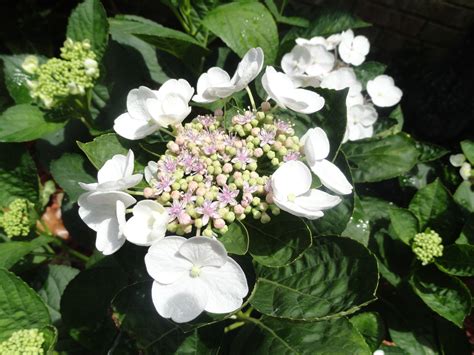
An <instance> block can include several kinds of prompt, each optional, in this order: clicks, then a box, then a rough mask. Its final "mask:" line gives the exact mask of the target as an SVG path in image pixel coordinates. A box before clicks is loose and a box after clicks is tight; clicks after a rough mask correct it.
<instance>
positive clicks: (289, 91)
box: [262, 67, 324, 114]
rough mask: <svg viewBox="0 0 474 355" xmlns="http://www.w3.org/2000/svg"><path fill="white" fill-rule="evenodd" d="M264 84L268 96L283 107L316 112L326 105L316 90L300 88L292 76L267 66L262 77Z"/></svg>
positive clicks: (302, 111) (303, 111) (297, 110)
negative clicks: (296, 85)
mask: <svg viewBox="0 0 474 355" xmlns="http://www.w3.org/2000/svg"><path fill="white" fill-rule="evenodd" d="M262 85H263V88H264V89H265V91H266V92H267V94H268V96H269V97H270V98H272V99H273V100H275V102H276V103H277V104H278V105H279V106H281V107H282V108H289V109H291V110H293V111H296V112H300V113H307V114H309V113H314V112H316V111H319V110H321V109H322V108H323V106H324V98H323V97H321V96H320V95H319V94H317V93H315V92H314V91H310V90H305V89H298V88H297V87H295V85H294V83H293V81H292V80H291V78H290V77H289V76H288V75H286V74H284V73H279V72H277V71H276V70H275V69H274V68H273V67H267V69H266V71H265V74H263V77H262Z"/></svg>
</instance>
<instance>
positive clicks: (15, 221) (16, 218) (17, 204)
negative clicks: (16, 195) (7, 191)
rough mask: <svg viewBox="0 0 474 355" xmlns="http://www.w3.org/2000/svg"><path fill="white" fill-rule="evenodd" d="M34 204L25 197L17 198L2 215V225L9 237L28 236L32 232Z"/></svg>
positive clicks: (0, 218) (0, 222) (0, 223)
mask: <svg viewBox="0 0 474 355" xmlns="http://www.w3.org/2000/svg"><path fill="white" fill-rule="evenodd" d="M32 207H33V206H32V204H31V202H29V201H28V200H25V199H22V198H20V199H16V200H14V201H13V202H12V203H10V205H9V206H8V209H7V210H6V211H5V212H4V213H3V215H2V216H1V217H0V226H1V227H2V228H3V230H4V231H5V233H6V234H7V236H8V237H9V238H12V237H26V236H27V235H28V233H30V226H31V224H32V223H31V222H32V221H31V220H30V210H31V209H32Z"/></svg>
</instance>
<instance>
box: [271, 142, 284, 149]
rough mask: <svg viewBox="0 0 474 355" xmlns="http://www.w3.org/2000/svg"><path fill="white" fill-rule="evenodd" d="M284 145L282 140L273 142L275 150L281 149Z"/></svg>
mask: <svg viewBox="0 0 474 355" xmlns="http://www.w3.org/2000/svg"><path fill="white" fill-rule="evenodd" d="M282 146H283V145H282V144H281V142H280V141H276V142H275V143H273V149H275V150H280V148H281V147H282Z"/></svg>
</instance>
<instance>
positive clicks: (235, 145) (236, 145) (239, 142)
mask: <svg viewBox="0 0 474 355" xmlns="http://www.w3.org/2000/svg"><path fill="white" fill-rule="evenodd" d="M234 147H236V148H242V147H243V143H242V141H235V142H234Z"/></svg>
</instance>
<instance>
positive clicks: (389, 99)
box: [367, 75, 403, 107]
mask: <svg viewBox="0 0 474 355" xmlns="http://www.w3.org/2000/svg"><path fill="white" fill-rule="evenodd" d="M367 92H368V93H369V95H370V98H371V99H372V102H373V103H374V105H375V106H379V107H390V106H393V105H396V104H398V103H399V102H400V100H401V99H402V95H403V92H402V90H400V88H398V87H396V86H395V82H394V81H393V78H392V77H390V76H388V75H379V76H377V77H375V78H374V79H372V80H369V81H368V82H367Z"/></svg>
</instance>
